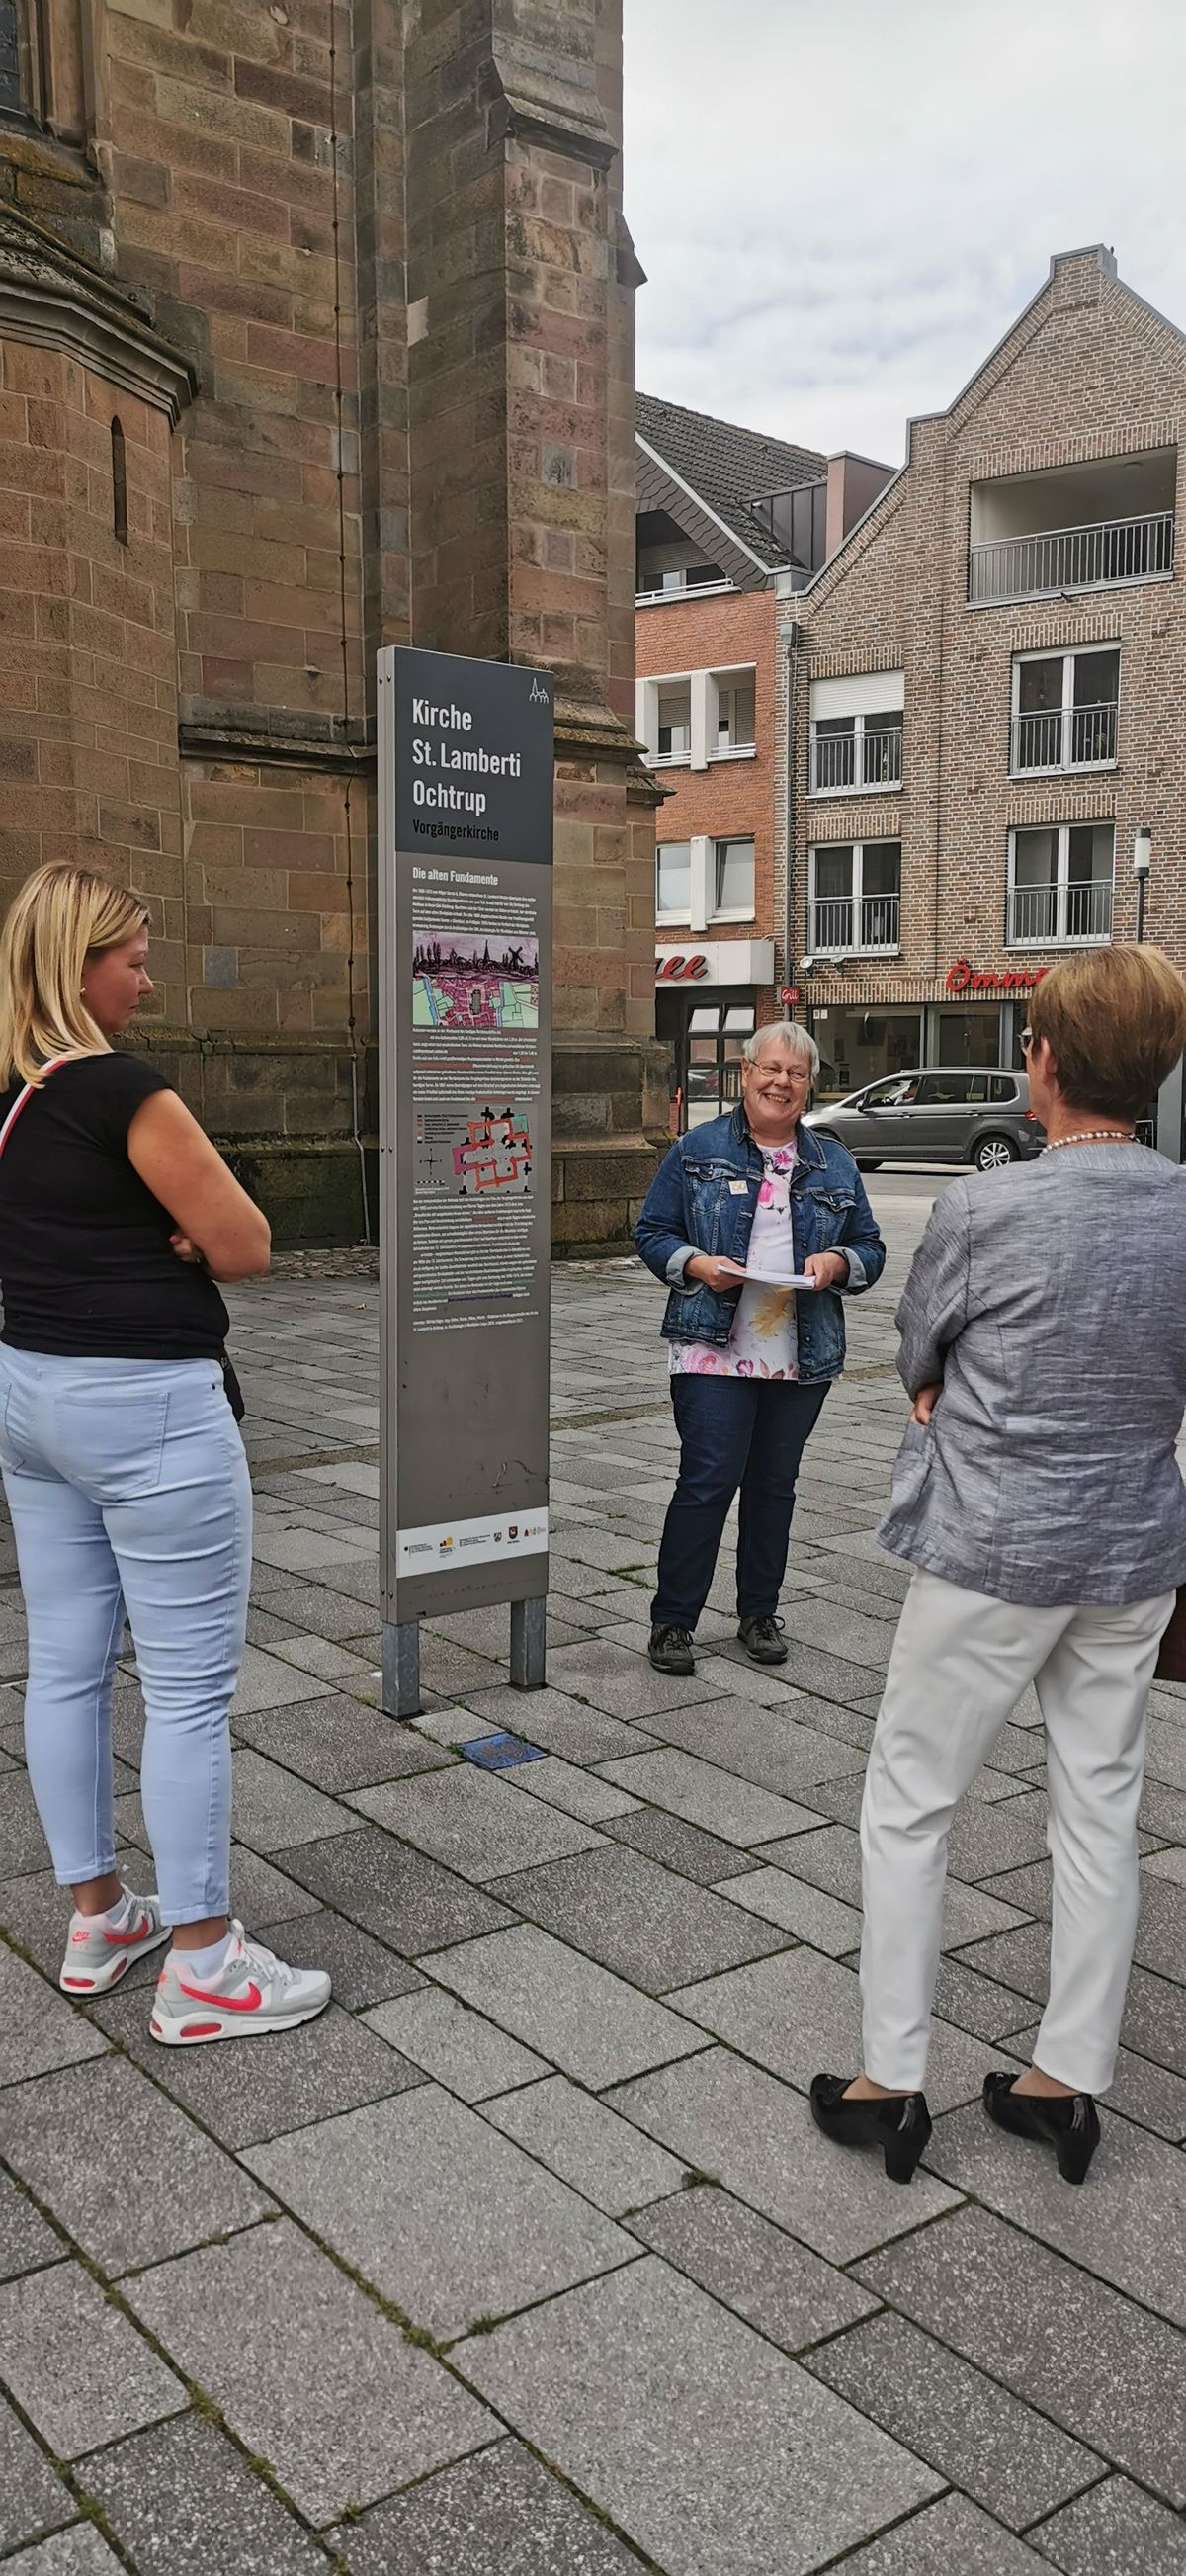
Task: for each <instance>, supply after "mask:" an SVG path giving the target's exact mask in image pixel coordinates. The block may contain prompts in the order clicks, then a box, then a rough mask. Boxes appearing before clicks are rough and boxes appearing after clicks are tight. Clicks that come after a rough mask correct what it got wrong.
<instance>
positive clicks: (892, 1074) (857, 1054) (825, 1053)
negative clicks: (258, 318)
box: [812, 1004, 922, 1100]
mask: <svg viewBox="0 0 1186 2576" xmlns="http://www.w3.org/2000/svg"><path fill="white" fill-rule="evenodd" d="M812 1027H813V1034H814V1037H815V1042H816V1045H817V1046H818V1048H819V1051H820V1078H819V1084H818V1087H817V1098H818V1099H820V1100H836V1099H840V1098H843V1097H844V1096H846V1095H847V1094H848V1093H849V1092H852V1091H860V1090H863V1089H864V1088H865V1086H866V1085H867V1084H868V1083H871V1082H884V1081H889V1080H891V1079H893V1080H894V1081H895V1083H896V1082H897V1081H900V1080H901V1078H902V1077H903V1075H905V1074H909V1075H910V1078H911V1080H912V1081H913V1080H916V1079H917V1072H918V1066H919V1061H920V1058H921V1055H922V1012H921V1010H913V1011H910V1010H903V1011H898V1010H871V1011H864V1010H859V1009H849V1008H848V1007H847V1006H846V1007H844V1008H841V1009H837V1008H836V1006H835V1005H834V1004H833V1005H831V1006H827V1007H825V1008H824V1009H823V1010H817V1011H816V1012H815V1015H814V1019H813V1023H812Z"/></svg>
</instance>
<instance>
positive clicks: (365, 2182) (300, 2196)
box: [248, 2084, 638, 2339]
mask: <svg viewBox="0 0 1186 2576" xmlns="http://www.w3.org/2000/svg"><path fill="white" fill-rule="evenodd" d="M248 2162H249V2163H250V2165H251V2167H252V2169H253V2171H254V2172H256V2173H258V2174H259V2175H260V2176H261V2178H262V2179H263V2180H264V2181H265V2182H266V2183H267V2184H268V2186H269V2188H270V2189H273V2188H274V2190H275V2192H276V2194H277V2196H278V2198H279V2199H280V2200H282V2201H283V2202H284V2203H285V2205H286V2207H287V2208H289V2209H291V2210H293V2211H295V2213H296V2215H297V2216H298V2217H299V2218H302V2219H303V2220H304V2221H305V2222H306V2224H307V2225H309V2226H311V2227H312V2228H313V2229H314V2230H315V2232H316V2234H317V2235H318V2236H319V2237H321V2238H322V2239H323V2240H324V2242H325V2243H326V2244H328V2245H331V2246H333V2247H334V2248H335V2250H336V2251H337V2252H338V2253H339V2254H341V2255H343V2256H344V2258H345V2260H346V2261H347V2263H349V2264H351V2265H352V2266H353V2267H354V2268H355V2269H356V2270H358V2271H360V2272H361V2273H362V2274H363V2275H364V2276H365V2278H366V2279H367V2280H368V2281H370V2282H372V2283H373V2284H374V2286H375V2288H376V2289H377V2290H380V2291H382V2293H383V2295H384V2296H385V2297H386V2298H389V2299H392V2300H394V2302H395V2303H396V2305H397V2306H398V2307H399V2308H400V2309H401V2310H402V2312H403V2314H404V2315H405V2316H407V2317H410V2318H411V2320H412V2322H413V2324H415V2325H417V2326H426V2327H427V2328H428V2329H429V2331H430V2332H431V2333H432V2334H433V2335H435V2336H437V2337H440V2338H444V2339H447V2338H449V2337H451V2336H454V2335H459V2334H464V2333H465V2332H466V2331H467V2330H468V2329H469V2328H471V2327H472V2326H473V2324H474V2323H475V2321H476V2319H477V2318H479V2317H481V2316H485V2315H487V2314H493V2315H495V2316H501V2315H504V2314H507V2313H509V2312H510V2311H511V2310H513V2309H515V2308H521V2307H526V2306H528V2305H529V2304H530V2303H531V2302H533V2301H534V2300H537V2299H546V2298H550V2297H552V2296H553V2295H554V2293H555V2292H556V2291H557V2290H562V2289H567V2288H568V2287H569V2286H570V2284H571V2283H573V2282H575V2281H583V2280H587V2279H589V2277H590V2276H591V2275H592V2274H593V2273H595V2272H603V2271H606V2270H608V2269H610V2268H611V2267H612V2266H613V2265H615V2264H618V2263H622V2262H627V2261H629V2260H630V2259H631V2258H632V2257H633V2256H635V2255H636V2254H637V2250H638V2249H637V2247H636V2246H635V2245H634V2243H633V2242H632V2240H631V2238H630V2237H629V2236H627V2235H625V2234H624V2233H623V2232H622V2230H621V2229H619V2228H617V2227H614V2226H612V2225H611V2223H610V2221H609V2220H608V2219H606V2218H604V2217H602V2216H601V2215H600V2214H599V2213H598V2212H596V2211H594V2210H592V2209H590V2208H589V2207H588V2205H587V2203H586V2202H584V2201H583V2200H579V2199H578V2198H577V2195H576V2193H575V2192H572V2191H570V2190H568V2188H567V2186H566V2185H565V2184H564V2183H561V2182H559V2181H557V2179H556V2178H555V2177H554V2176H553V2175H551V2174H548V2173H545V2172H544V2171H543V2168H542V2166H540V2165H538V2164H535V2163H533V2161H532V2159H531V2158H530V2156H526V2155H524V2154H523V2152H522V2150H521V2149H520V2148H519V2147H517V2146H516V2145H515V2144H514V2143H513V2141H512V2140H511V2139H509V2138H503V2137H500V2136H499V2134H498V2132H497V2131H496V2130H494V2129H492V2128H491V2127H490V2126H489V2124H488V2123H487V2122H485V2121H483V2120H480V2119H479V2118H478V2116H477V2114H476V2112H474V2111H471V2110H470V2109H468V2108H467V2106H466V2105H465V2104H464V2103H462V2102H458V2101H455V2100H453V2098H452V2097H451V2096H450V2095H449V2094H447V2093H445V2092H443V2091H442V2090H441V2088H440V2086H439V2085H437V2084H423V2085H420V2086H419V2087H418V2088H417V2090H416V2091H415V2092H414V2093H405V2094H402V2095H399V2096H398V2097H396V2098H395V2099H394V2100H392V2101H389V2102H379V2103H376V2104H374V2105H373V2106H372V2107H371V2108H370V2109H369V2110H365V2111H352V2112H348V2113H346V2115H345V2116H344V2117H343V2118H341V2119H337V2120H325V2121H322V2122H321V2123H320V2124H319V2126H318V2127H317V2128H315V2129H302V2130H300V2131H298V2132H297V2134H296V2135H295V2136H294V2137H291V2138H282V2139H279V2140H278V2141H277V2142H276V2143H275V2144H274V2145H272V2146H268V2147H257V2148H255V2149H254V2150H253V2151H252V2152H251V2154H250V2155H249V2157H248Z"/></svg>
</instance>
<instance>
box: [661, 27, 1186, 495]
mask: <svg viewBox="0 0 1186 2576" xmlns="http://www.w3.org/2000/svg"><path fill="white" fill-rule="evenodd" d="M1184 93H1186V8H1184V7H1183V6H1182V0H1127V6H1126V7H1125V8H1124V9H1123V11H1121V10H1118V9H1117V8H1116V6H1115V5H1114V0H733V5H732V7H731V8H730V7H728V6H726V5H725V0H626V190H627V200H626V202H627V215H628V218H629V221H630V224H631V228H632V231H633V233H634V237H635V241H636V245H637V249H638V254H639V257H640V259H641V261H642V263H643V266H644V268H645V269H646V270H647V272H648V276H649V280H650V282H649V284H648V285H647V286H645V287H644V288H643V289H642V291H641V293H640V295H639V299H638V347H639V357H638V379H639V383H640V384H641V385H643V386H644V387H645V388H646V390H647V391H648V392H649V393H655V394H662V395H665V396H667V398H668V399H669V400H671V401H674V402H686V403H690V404H692V405H693V406H694V407H696V408H697V409H702V410H705V411H715V412H719V413H721V414H722V415H723V416H724V417H726V418H728V419H733V420H739V421H744V422H747V423H748V424H749V425H750V426H752V427H753V428H755V429H765V430H768V431H771V432H773V433H774V434H776V435H778V436H781V437H784V438H789V439H797V440H802V441H803V442H804V443H806V444H808V445H811V446H819V447H823V448H836V447H853V448H856V449H858V450H861V451H863V452H864V453H866V454H869V455H874V456H882V457H884V458H885V459H886V460H887V461H888V462H890V463H895V464H896V463H898V462H899V461H900V459H901V457H902V455H903V453H904V447H905V424H906V421H907V418H908V417H909V416H910V414H912V413H915V412H925V411H934V410H939V409H942V408H944V407H946V405H947V404H948V403H950V402H951V401H952V400H953V399H954V397H955V395H956V394H957V393H958V392H959V390H960V388H961V386H962V385H963V384H965V383H966V382H967V379H968V377H969V376H970V375H972V374H973V372H974V371H975V369H976V368H977V367H978V366H979V365H980V363H981V361H982V360H983V358H984V357H985V356H987V354H988V351H989V350H990V349H991V348H992V347H993V346H994V344H995V342H996V341H997V340H999V339H1000V337H1001V335H1002V333H1003V332H1004V331H1006V330H1007V329H1008V327H1009V325H1010V323H1011V322H1012V321H1013V320H1014V319H1015V317H1016V315H1017V314H1018V313H1019V312H1020V311H1021V309H1022V307H1023V306H1024V305H1025V304H1026V303H1028V301H1029V299H1030V297H1031V296H1032V295H1033V294H1035V293H1036V291H1037V289H1038V287H1039V286H1040V285H1041V283H1042V281H1043V279H1044V277H1045V275H1046V273H1047V268H1048V265H1049V260H1050V255H1051V253H1052V252H1054V251H1061V250H1070V249H1073V248H1074V247H1075V246H1076V245H1077V244H1079V243H1082V242H1091V241H1105V242H1108V243H1109V244H1111V245H1113V246H1114V247H1115V250H1116V254H1117V258H1118V261H1119V264H1120V272H1121V275H1122V276H1123V277H1124V278H1125V279H1126V280H1127V282H1128V283H1129V284H1130V285H1131V286H1134V287H1135V288H1136V289H1137V291H1138V293H1140V294H1142V295H1144V296H1145V297H1147V299H1148V301H1149V302H1150V303H1152V304H1155V305H1157V306H1159V307H1160V309H1161V310H1163V311H1165V312H1167V313H1168V314H1169V315H1170V316H1171V318H1173V319H1175V320H1178V321H1180V322H1181V323H1182V324H1183V326H1184V327H1186V228H1184V227H1183V226H1182V224H1181V221H1180V216H1179V213H1178V199H1179V197H1180V194H1181V187H1182V181H1181V175H1180V172H1181V148H1180V132H1181V100H1182V97H1183V95H1184Z"/></svg>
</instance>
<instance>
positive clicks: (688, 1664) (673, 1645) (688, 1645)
mask: <svg viewBox="0 0 1186 2576" xmlns="http://www.w3.org/2000/svg"><path fill="white" fill-rule="evenodd" d="M647 1653H648V1655H649V1656H650V1659H651V1662H652V1663H653V1665H654V1667H655V1671H656V1672H657V1673H671V1674H673V1675H674V1677H675V1679H676V1680H677V1681H684V1680H686V1678H687V1676H688V1674H689V1673H694V1672H695V1670H696V1657H695V1655H694V1654H693V1652H692V1640H691V1637H690V1635H689V1633H688V1630H687V1629H686V1628H672V1627H664V1626H663V1625H662V1624H661V1623H660V1622H659V1621H658V1620H657V1621H656V1622H655V1625H654V1627H653V1628H652V1630H651V1642H650V1644H649V1646H648V1647H647Z"/></svg>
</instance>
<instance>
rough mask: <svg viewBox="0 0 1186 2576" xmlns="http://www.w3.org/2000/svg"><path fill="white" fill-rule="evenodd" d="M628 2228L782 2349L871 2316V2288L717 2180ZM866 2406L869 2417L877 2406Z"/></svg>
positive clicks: (644, 2213)
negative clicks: (863, 2287)
mask: <svg viewBox="0 0 1186 2576" xmlns="http://www.w3.org/2000/svg"><path fill="white" fill-rule="evenodd" d="M629 2226H630V2231H631V2234H632V2235H634V2236H639V2237H641V2239H642V2242H643V2244H644V2245H649V2246H650V2248H651V2251H652V2253H655V2254H661V2255H662V2256H663V2257H664V2260H665V2261H666V2262H668V2263H670V2264H672V2265H673V2266H674V2268H675V2270H676V2271H677V2272H686V2273H687V2275H688V2278H689V2280H692V2281H695V2282H696V2283H697V2284H698V2286H699V2287H700V2289H702V2290H707V2291H708V2292H709V2294H710V2296H711V2297H712V2298H714V2299H719V2300H720V2302H721V2304H722V2306H723V2307H726V2308H731V2309H732V2310H733V2313H734V2315H735V2316H739V2317H743V2318H744V2320H745V2322H746V2324H747V2325H750V2326H754V2327H756V2329H757V2332H758V2333H759V2334H762V2335H765V2337H766V2340H767V2342H768V2343H774V2344H777V2345H778V2347H779V2350H780V2351H781V2352H792V2353H793V2352H800V2351H801V2350H802V2348H803V2347H804V2345H806V2344H812V2343H815V2342H817V2341H818V2340H819V2338H820V2337H821V2336H824V2335H839V2334H840V2331H841V2329H842V2328H843V2327H844V2326H851V2325H854V2324H855V2323H856V2322H857V2320H858V2319H859V2318H861V2317H867V2316H868V2315H869V2314H870V2312H871V2310H872V2308H873V2305H874V2302H873V2300H872V2299H871V2297H870V2296H869V2294H868V2292H867V2291H862V2290H860V2289H858V2288H857V2286H856V2284H855V2283H854V2282H852V2281H850V2280H848V2279H847V2278H846V2276H845V2274H844V2273H843V2272H840V2271H837V2270H836V2268H835V2267H834V2265H832V2264H831V2263H825V2262H823V2261H822V2260H821V2259H820V2257H819V2255H818V2254H811V2253H809V2252H808V2250H807V2247H806V2246H805V2245H797V2244H796V2243H795V2241H794V2238H793V2237H790V2236H787V2235H785V2234H784V2233H783V2231H782V2229H781V2228H779V2227H774V2226H772V2225H771V2223H770V2220H769V2219H767V2218H761V2217H759V2215H758V2213H757V2211H756V2210H753V2209H746V2208H745V2207H744V2206H743V2204H742V2202H741V2201H739V2200H734V2199H733V2197H732V2195H731V2193H729V2192H727V2191H723V2190H721V2189H720V2187H719V2186H718V2185H716V2184H712V2185H709V2184H700V2185H699V2186H698V2187H697V2188H696V2189H695V2190H692V2191H682V2192H679V2193H677V2194H676V2195H675V2196H674V2197H672V2198H669V2199H667V2200H661V2201H657V2202H656V2203H655V2205H654V2206H653V2207H652V2208H650V2209H640V2210H637V2211H636V2212H635V2214H634V2216H633V2217H632V2218H631V2219H630V2221H629ZM841 2340H842V2344H843V2343H847V2342H848V2341H850V2340H851V2338H850V2337H847V2336H844V2337H842V2339H841ZM828 2349H829V2350H833V2349H836V2347H834V2346H831V2345H829V2347H828ZM864 2411H865V2413H867V2414H870V2415H872V2414H874V2413H875V2411H876V2410H875V2409H874V2408H873V2407H866V2408H865V2410H864ZM878 2420H879V2421H880V2420H882V2419H880V2418H879V2419H878ZM890 2429H892V2427H891V2428H890ZM914 2447H915V2449H918V2448H919V2445H918V2444H915V2445H914Z"/></svg>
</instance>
